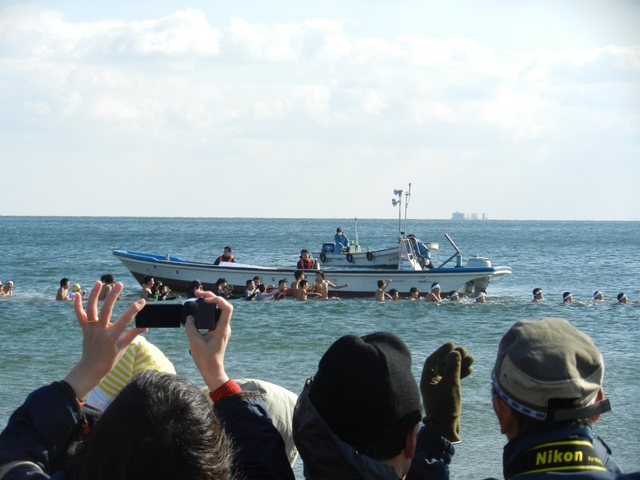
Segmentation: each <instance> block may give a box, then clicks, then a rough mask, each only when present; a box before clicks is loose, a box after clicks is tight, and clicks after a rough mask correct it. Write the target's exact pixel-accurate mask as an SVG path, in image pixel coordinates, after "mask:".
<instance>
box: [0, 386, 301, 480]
mask: <svg viewBox="0 0 640 480" xmlns="http://www.w3.org/2000/svg"><path fill="white" fill-rule="evenodd" d="M232 397H233V398H230V397H227V398H226V399H224V400H225V401H220V402H218V404H217V405H216V410H217V412H218V416H219V418H220V420H221V422H222V424H223V426H224V428H225V431H226V432H227V434H228V435H229V437H231V439H232V440H233V446H234V461H233V464H234V468H235V471H236V472H237V473H241V474H242V475H243V478H246V479H256V478H261V479H291V480H293V479H294V478H295V477H294V474H293V471H292V470H291V466H290V465H289V461H288V459H287V456H286V453H285V448H284V442H283V440H282V437H281V436H280V434H279V433H278V431H277V430H276V428H275V427H274V426H273V425H272V423H271V420H270V418H269V416H268V414H267V411H266V407H265V404H264V402H263V400H262V399H261V398H260V397H253V398H247V397H246V395H243V394H236V395H233V396H232ZM80 418H81V416H80V413H79V410H78V404H77V402H76V401H75V399H73V398H70V397H69V395H68V394H66V393H65V392H64V391H63V390H62V389H60V388H58V387H57V386H54V385H49V386H46V387H42V388H39V389H38V390H36V391H34V392H32V393H31V394H30V395H29V396H28V397H27V399H26V400H25V402H24V404H23V405H22V406H21V407H20V408H18V409H17V410H16V411H15V412H14V413H13V415H11V418H10V419H9V423H8V424H7V427H6V428H5V430H4V431H3V432H2V433H1V434H0V469H2V467H3V466H5V465H6V464H8V463H10V462H16V461H25V462H31V463H27V464H23V465H20V466H16V467H14V468H12V469H11V470H10V471H9V472H8V473H6V474H5V476H4V477H2V480H17V479H20V480H23V479H27V478H28V479H29V480H34V479H37V480H40V479H60V480H62V479H65V478H67V476H66V475H65V473H64V472H63V471H56V465H57V464H60V463H61V460H62V459H61V457H63V456H65V455H66V453H67V447H68V443H69V439H70V437H71V436H73V433H74V432H75V431H76V430H77V428H78V423H79V421H80Z"/></svg>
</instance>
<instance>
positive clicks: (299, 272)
mask: <svg viewBox="0 0 640 480" xmlns="http://www.w3.org/2000/svg"><path fill="white" fill-rule="evenodd" d="M302 275H304V271H302V270H296V271H295V272H293V276H294V277H295V279H296V280H298V279H299V278H300V277H301V276H302Z"/></svg>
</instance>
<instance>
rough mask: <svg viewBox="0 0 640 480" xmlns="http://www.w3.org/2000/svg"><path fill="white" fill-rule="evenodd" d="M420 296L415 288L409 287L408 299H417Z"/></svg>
mask: <svg viewBox="0 0 640 480" xmlns="http://www.w3.org/2000/svg"><path fill="white" fill-rule="evenodd" d="M419 296H420V290H418V288H417V287H411V289H410V290H409V297H411V298H418V297H419Z"/></svg>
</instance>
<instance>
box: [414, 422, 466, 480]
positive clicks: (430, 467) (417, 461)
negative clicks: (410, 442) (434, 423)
mask: <svg viewBox="0 0 640 480" xmlns="http://www.w3.org/2000/svg"><path fill="white" fill-rule="evenodd" d="M454 453H455V448H454V447H453V445H451V442H449V441H448V440H447V439H446V438H443V437H441V436H440V435H438V434H437V433H435V432H434V431H432V430H430V429H429V428H428V427H421V428H420V431H419V432H418V443H417V445H416V454H415V456H414V457H413V460H411V467H410V468H409V473H408V474H407V477H406V478H407V480H417V479H425V478H429V479H435V480H448V478H449V464H450V463H451V459H452V457H453V454H454Z"/></svg>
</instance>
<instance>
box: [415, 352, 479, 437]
mask: <svg viewBox="0 0 640 480" xmlns="http://www.w3.org/2000/svg"><path fill="white" fill-rule="evenodd" d="M473 361H474V358H473V357H472V356H470V355H468V354H467V349H466V348H464V347H455V346H454V344H453V343H452V342H447V343H445V344H444V345H442V346H441V347H440V348H438V349H437V350H436V351H435V352H433V353H432V354H431V355H429V357H427V359H426V360H425V362H424V367H423V369H422V376H421V378H420V392H421V393H422V402H423V404H424V408H425V412H426V416H425V418H424V419H423V420H422V421H423V423H424V424H425V425H427V426H428V427H429V428H431V429H432V430H434V431H436V432H437V433H439V434H440V435H442V436H443V437H445V438H446V439H447V440H449V441H450V442H452V443H458V442H460V441H461V439H460V415H461V413H462V394H461V392H460V379H462V378H464V377H467V376H469V375H470V374H471V372H473V368H472V364H473Z"/></svg>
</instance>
